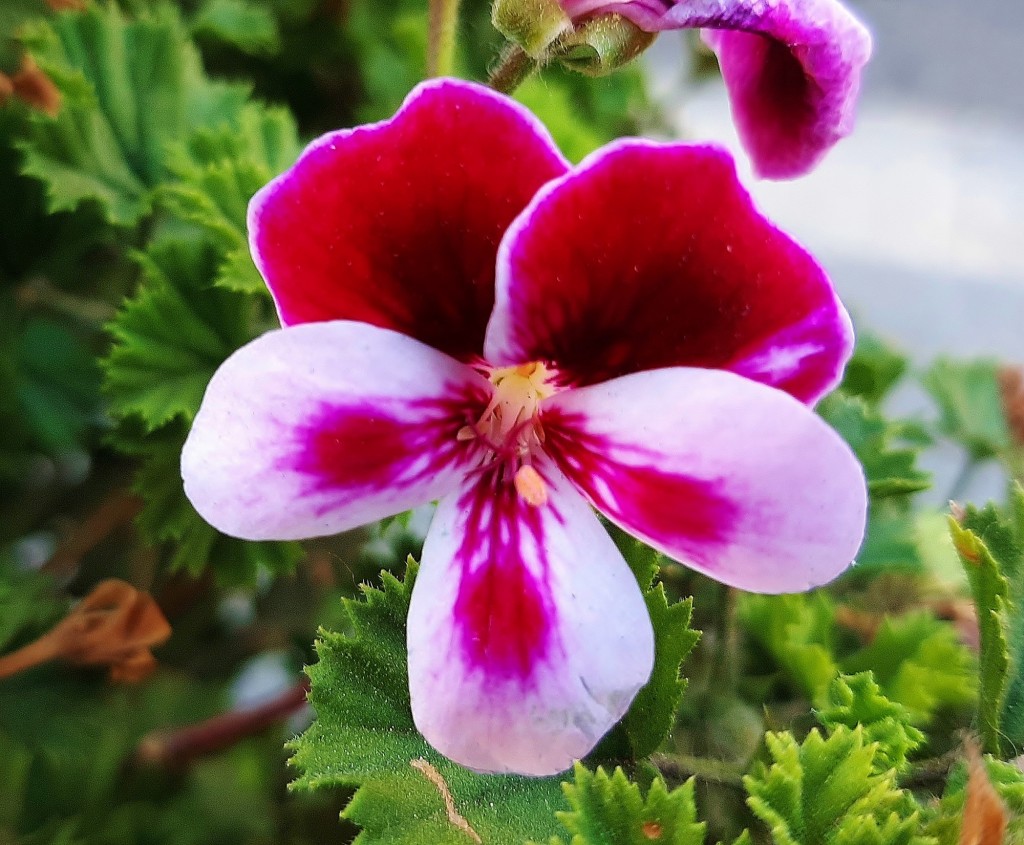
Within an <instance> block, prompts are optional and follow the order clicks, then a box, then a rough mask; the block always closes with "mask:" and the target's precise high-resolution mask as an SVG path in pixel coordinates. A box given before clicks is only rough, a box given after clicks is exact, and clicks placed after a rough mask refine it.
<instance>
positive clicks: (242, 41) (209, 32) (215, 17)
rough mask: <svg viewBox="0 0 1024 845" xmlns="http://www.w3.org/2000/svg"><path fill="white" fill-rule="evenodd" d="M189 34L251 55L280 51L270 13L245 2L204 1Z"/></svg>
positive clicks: (274, 23)
mask: <svg viewBox="0 0 1024 845" xmlns="http://www.w3.org/2000/svg"><path fill="white" fill-rule="evenodd" d="M192 32H194V33H195V34H196V35H199V36H206V37H210V38H215V39H216V40H218V41H221V42H224V43H225V44H230V45H231V46H233V47H237V48H238V49H239V50H241V51H242V52H244V53H251V54H253V55H264V54H268V53H276V52H277V51H278V50H280V48H281V34H280V33H279V32H278V29H277V19H276V18H275V17H274V15H273V13H272V12H271V10H270V9H267V8H266V7H264V6H261V5H258V4H256V3H249V2H246V0H206V2H205V3H203V5H202V6H200V7H199V10H198V11H197V12H196V14H195V16H194V17H193V18H192Z"/></svg>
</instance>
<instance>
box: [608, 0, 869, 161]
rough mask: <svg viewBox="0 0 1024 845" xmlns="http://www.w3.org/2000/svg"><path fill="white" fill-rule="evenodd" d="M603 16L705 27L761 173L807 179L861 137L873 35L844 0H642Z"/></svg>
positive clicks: (649, 25) (655, 25)
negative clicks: (860, 112)
mask: <svg viewBox="0 0 1024 845" xmlns="http://www.w3.org/2000/svg"><path fill="white" fill-rule="evenodd" d="M605 11H615V12H618V13H620V14H622V15H624V16H625V17H627V18H630V19H631V20H632V21H633V22H634V23H635V24H637V25H638V26H640V27H641V28H643V29H646V30H648V31H651V32H654V31H658V30H665V29H684V28H690V27H704V28H705V31H704V40H705V41H706V42H707V44H708V46H710V47H711V48H712V49H713V50H714V51H715V52H716V53H717V54H718V61H719V64H720V65H721V68H722V76H723V78H724V79H725V84H726V87H727V88H728V90H729V98H730V100H731V101H732V111H733V117H734V119H735V120H736V127H737V129H738V130H739V135H740V139H741V140H742V141H743V144H744V146H745V147H746V149H747V151H748V152H749V153H750V157H751V159H752V160H753V163H754V169H755V171H756V172H757V173H758V175H760V176H764V177H767V178H770V179H789V178H793V177H795V176H801V175H803V174H804V173H807V172H808V171H809V170H811V169H812V168H813V167H814V166H815V165H816V164H817V163H818V161H819V160H820V159H821V158H822V157H823V156H824V155H825V153H827V152H828V150H829V149H830V148H831V147H832V146H833V145H834V144H835V143H836V142H837V141H839V140H840V139H842V138H845V137H846V136H847V135H849V134H850V132H852V131H853V122H854V110H855V108H856V105H857V95H858V92H859V90H860V77H861V71H862V70H863V68H864V65H865V64H867V61H868V59H869V58H870V56H871V36H870V34H869V33H868V31H867V29H866V28H865V27H864V25H863V24H862V23H861V22H860V21H859V20H857V18H855V17H854V16H853V14H851V13H850V11H849V10H848V9H847V8H846V7H845V6H843V5H842V3H839V2H837V0H676V2H668V0H643V2H626V3H611V4H606V8H605Z"/></svg>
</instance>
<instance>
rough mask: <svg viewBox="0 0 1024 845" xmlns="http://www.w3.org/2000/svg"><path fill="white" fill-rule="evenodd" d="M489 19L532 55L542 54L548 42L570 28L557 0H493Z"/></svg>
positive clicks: (500, 30) (536, 56) (501, 31)
mask: <svg viewBox="0 0 1024 845" xmlns="http://www.w3.org/2000/svg"><path fill="white" fill-rule="evenodd" d="M491 21H492V22H493V23H494V27H495V29H497V30H498V31H499V32H500V33H501V34H502V35H504V36H505V37H506V38H508V39H509V40H510V41H512V42H514V43H516V44H518V45H519V46H520V47H522V48H523V51H524V52H525V53H526V54H527V55H529V56H530V57H532V58H534V59H540V58H542V57H543V56H545V55H546V53H547V51H548V47H550V46H551V44H552V42H554V41H556V40H557V39H558V38H560V37H561V36H563V35H565V34H566V33H569V32H572V21H571V20H570V19H569V16H568V15H567V14H566V13H565V12H564V11H563V10H562V7H561V5H560V4H559V2H558V0H494V5H493V6H492V7H491Z"/></svg>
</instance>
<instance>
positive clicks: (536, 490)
mask: <svg viewBox="0 0 1024 845" xmlns="http://www.w3.org/2000/svg"><path fill="white" fill-rule="evenodd" d="M515 485H516V492H517V493H518V494H519V496H520V498H522V500H523V501H524V502H526V504H528V505H532V506H533V507H535V508H539V507H542V506H544V505H546V504H547V503H548V486H547V484H545V483H544V479H543V478H541V476H540V473H539V472H537V470H535V469H534V468H533V467H532V466H530V465H529V464H523V465H522V466H521V467H519V469H518V470H516V476H515Z"/></svg>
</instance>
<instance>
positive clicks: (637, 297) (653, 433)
mask: <svg viewBox="0 0 1024 845" xmlns="http://www.w3.org/2000/svg"><path fill="white" fill-rule="evenodd" d="M249 229H250V239H251V244H252V249H253V255H254V257H255V260H256V263H257V266H258V267H259V269H260V271H261V272H262V274H263V276H264V278H265V279H266V281H267V284H268V285H269V287H270V290H271V292H272V293H273V296H274V299H275V302H276V305H277V308H278V312H279V315H280V317H281V322H282V323H283V324H284V326H285V328H283V329H281V330H278V331H273V332H270V333H268V334H266V335H264V336H262V337H260V338H258V339H256V340H255V341H253V342H252V343H250V344H249V345H248V346H246V347H244V348H242V349H240V350H239V351H238V352H236V353H235V354H234V355H232V356H231V357H230V358H229V359H228V360H227V361H226V362H225V363H224V364H223V365H222V366H221V367H220V369H219V370H218V371H217V373H216V374H215V375H214V377H213V379H212V380H211V382H210V385H209V388H208V390H207V393H206V396H205V398H204V400H203V404H202V407H201V408H200V410H199V413H198V414H197V416H196V418H195V422H194V424H193V428H192V431H191V434H190V436H189V439H188V441H187V443H186V444H185V448H184V452H183V454H182V474H183V477H184V480H185V491H186V493H187V494H188V496H189V498H190V499H191V501H192V503H193V504H194V505H195V506H196V508H197V509H198V511H199V512H200V513H201V514H202V515H203V516H204V517H205V518H206V519H207V520H209V521H210V522H211V523H212V524H213V525H214V526H216V527H217V528H219V529H220V530H221V531H224V532H226V533H228V534H232V535H235V536H239V537H245V538H250V539H294V538H304V537H312V536H318V535H326V534H334V533H337V532H340V531H344V530H347V529H350V528H354V527H356V526H359V525H362V524H364V523H368V522H370V521H373V520H377V519H380V518H382V517H385V516H387V515H389V514H393V513H397V512H401V511H403V510H406V509H408V508H410V507H413V506H416V505H419V504H421V503H424V502H429V501H432V500H440V502H439V504H438V506H437V511H436V513H435V515H434V518H433V521H432V523H431V525H430V528H429V531H428V533H427V537H426V541H425V544H424V548H423V554H422V561H421V567H420V572H419V575H418V577H417V581H416V584H415V587H414V590H413V595H412V602H411V608H410V612H409V619H408V649H409V684H410V691H411V696H412V711H413V716H414V718H415V722H416V725H417V727H418V728H419V730H420V731H421V732H422V733H423V735H424V736H425V737H426V739H427V740H428V741H429V742H430V743H431V744H432V745H433V746H434V747H435V748H437V749H438V750H439V751H440V752H442V753H443V754H445V755H447V756H448V757H450V758H452V759H453V760H455V761H456V762H459V763H461V764H463V765H465V766H468V767H470V768H473V769H476V770H480V771H489V772H519V773H524V774H532V775H545V774H552V773H554V772H558V771H561V770H563V769H565V768H567V767H569V766H570V765H571V763H572V761H573V760H574V759H576V758H579V757H581V756H583V755H584V754H586V753H587V752H588V751H589V750H590V749H591V748H592V747H593V746H594V744H595V743H596V742H597V740H598V739H599V738H600V737H601V736H602V735H603V734H604V733H605V732H606V731H607V730H608V729H609V728H610V727H611V726H612V725H613V724H614V723H615V722H616V721H617V720H618V719H619V718H620V717H621V716H622V715H623V714H624V713H625V712H626V710H627V708H628V707H629V704H630V701H631V700H632V699H633V697H634V695H635V694H636V692H637V691H638V690H639V689H640V688H641V687H642V686H643V685H644V684H645V683H646V681H647V679H648V677H649V674H650V671H651V667H652V663H653V658H654V654H653V635H652V631H651V624H650V620H649V617H648V614H647V611H646V608H645V605H644V601H643V598H642V596H641V593H640V590H639V588H638V586H637V583H636V580H635V579H634V576H633V575H632V573H631V572H630V570H629V568H628V567H627V565H626V563H625V561H624V560H623V558H622V555H621V554H620V553H619V551H618V550H617V548H616V546H615V545H614V543H613V542H612V541H611V539H610V538H609V535H608V533H607V532H606V531H605V529H604V528H603V527H602V525H601V523H600V522H599V521H598V519H597V517H596V516H595V514H594V511H593V509H592V507H596V508H597V509H598V510H599V511H600V512H602V513H603V514H605V516H607V517H608V518H609V519H610V520H612V521H613V522H616V523H618V524H619V525H620V526H622V527H623V528H625V529H626V530H627V531H630V532H631V533H633V534H635V535H636V536H638V537H640V538H641V539H643V540H644V541H646V542H648V543H650V544H651V545H653V546H655V547H656V548H658V549H661V550H662V551H664V552H666V553H667V554H669V555H671V556H672V557H675V558H678V559H680V560H682V561H684V562H686V564H687V565H689V566H691V567H693V568H695V569H697V570H700V571H702V572H705V573H707V574H708V575H710V576H711V577H713V578H717V579H718V580H720V581H723V582H725V583H727V584H732V585H735V586H738V587H743V588H745V589H751V590H759V591H765V592H785V591H793V590H803V589H806V588H808V587H811V586H813V585H816V584H821V583H824V582H826V581H828V580H831V579H832V578H834V577H835V576H836V575H837V574H838V573H839V572H841V571H842V570H843V569H845V568H846V567H847V566H848V565H849V563H850V561H851V559H852V557H853V555H854V553H855V552H856V551H857V548H858V545H859V543H860V541H861V538H862V535H863V530H864V518H865V498H866V493H865V483H864V478H863V474H862V471H861V469H860V466H859V465H858V463H857V461H856V459H855V458H854V457H853V455H852V453H851V452H850V450H849V448H848V447H847V446H846V444H845V443H844V442H843V441H842V440H841V438H840V437H839V436H838V435H837V434H836V433H835V432H833V431H832V430H831V429H830V428H828V426H826V425H825V424H824V423H823V422H822V421H821V420H820V418H818V417H817V416H816V415H815V414H814V413H813V412H812V411H811V410H810V409H809V407H808V403H811V402H813V401H815V400H816V399H817V398H818V397H820V396H821V395H823V394H824V393H825V392H826V391H828V390H829V389H830V388H831V387H832V386H834V384H835V383H836V381H837V379H838V378H839V376H840V373H841V370H842V367H843V364H844V362H845V360H846V359H847V357H848V356H849V353H850V348H851V343H852V336H851V330H850V325H849V320H848V318H847V315H846V313H845V311H844V310H843V308H842V306H841V305H840V303H839V301H838V300H837V298H836V296H835V293H834V291H833V290H832V287H831V285H830V284H829V282H828V280H827V278H826V277H825V275H824V273H823V272H822V271H821V269H820V268H819V267H818V266H817V264H815V262H814V261H813V259H811V257H810V256H808V255H807V253H805V252H804V251H803V250H802V249H801V248H800V247H799V246H797V245H796V244H795V243H793V241H791V240H790V239H789V238H788V237H786V236H785V235H783V234H782V233H781V232H779V231H778V230H776V229H775V228H773V227H772V226H771V224H769V223H768V222H767V221H766V220H764V219H763V218H762V217H761V216H760V215H758V214H757V212H756V211H755V210H754V209H753V207H752V205H751V201H750V199H749V197H748V195H747V194H746V193H745V192H744V191H743V189H742V188H741V186H740V185H739V183H738V181H737V179H736V175H735V169H734V167H733V164H732V162H731V160H730V159H729V158H728V156H727V154H725V153H724V152H722V151H720V150H718V149H715V148H712V147H703V146H687V145H681V144H655V143H651V142H647V141H642V140H622V141H619V142H617V143H614V144H611V145H610V146H608V147H605V148H604V149H603V150H601V151H599V152H597V153H595V154H594V155H593V156H591V157H590V158H588V159H587V160H585V161H584V162H583V163H582V164H581V165H580V166H578V167H575V168H573V167H570V165H569V164H568V163H567V162H566V161H565V160H564V159H563V158H562V157H561V155H560V154H559V153H558V151H557V150H556V149H555V147H554V145H553V143H552V141H551V139H550V137H549V136H548V135H547V133H546V131H545V130H544V128H543V127H542V126H540V125H539V124H538V122H537V121H536V120H535V119H534V118H533V117H532V116H531V115H529V113H528V112H526V111H525V110H524V109H522V108H521V107H520V106H518V105H517V104H515V103H514V102H512V101H511V100H508V99H507V98H505V97H502V96H500V95H498V94H495V93H493V92H491V91H489V90H488V89H486V88H482V87H480V86H477V85H473V84H470V83H464V82H457V81H453V80H437V81H432V82H428V83H425V84H423V85H420V86H419V87H418V88H417V89H416V90H415V91H413V92H412V94H411V95H410V96H409V98H408V99H407V100H406V102H405V104H404V105H403V107H402V108H401V110H400V111H399V113H398V114H397V115H396V116H395V117H394V118H393V119H391V120H389V121H385V122H383V123H380V124H376V125H372V126H364V127H359V128H356V129H353V130H344V131H339V132H334V133H331V134H328V135H325V136H323V137H322V138H320V139H319V140H317V141H315V142H313V144H311V145H310V147H309V148H308V149H307V150H306V151H305V152H304V153H303V155H302V156H301V157H300V159H299V161H298V162H297V164H296V165H295V166H294V167H293V168H292V169H291V170H289V171H288V172H286V173H285V174H284V175H282V176H280V177H278V178H277V179H275V180H274V181H273V182H271V183H270V184H269V185H268V186H266V187H265V188H264V189H262V190H261V191H260V192H259V193H258V194H257V195H256V196H255V197H254V198H253V201H252V203H251V205H250V210H249Z"/></svg>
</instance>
